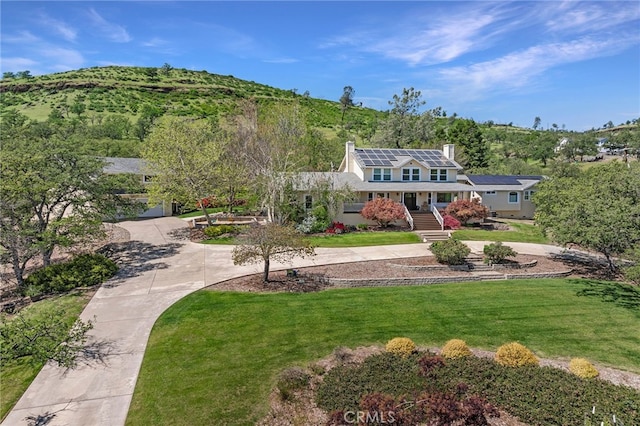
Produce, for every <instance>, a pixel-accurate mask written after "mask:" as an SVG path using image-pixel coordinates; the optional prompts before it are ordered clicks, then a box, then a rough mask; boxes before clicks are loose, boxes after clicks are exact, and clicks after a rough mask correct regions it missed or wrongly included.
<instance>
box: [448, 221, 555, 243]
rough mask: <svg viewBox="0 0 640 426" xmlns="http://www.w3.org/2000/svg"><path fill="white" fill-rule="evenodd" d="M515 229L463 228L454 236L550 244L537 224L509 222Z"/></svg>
mask: <svg viewBox="0 0 640 426" xmlns="http://www.w3.org/2000/svg"><path fill="white" fill-rule="evenodd" d="M508 224H509V226H510V227H511V228H513V229H511V230H509V231H498V230H490V231H488V230H484V229H475V228H463V229H459V230H457V231H455V232H454V233H453V238H455V239H456V240H461V241H502V242H514V243H538V244H550V243H551V242H550V241H549V239H548V238H547V237H545V236H544V235H542V232H540V229H539V228H538V227H536V226H535V225H530V224H527V223H519V222H508Z"/></svg>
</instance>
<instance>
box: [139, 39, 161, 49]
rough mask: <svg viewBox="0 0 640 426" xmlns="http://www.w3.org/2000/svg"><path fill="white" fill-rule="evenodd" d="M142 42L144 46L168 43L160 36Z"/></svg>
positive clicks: (159, 45)
mask: <svg viewBox="0 0 640 426" xmlns="http://www.w3.org/2000/svg"><path fill="white" fill-rule="evenodd" d="M140 44H141V45H142V46H144V47H164V46H166V45H167V44H168V41H167V40H164V39H161V38H158V37H153V38H152V39H150V40H147V41H143V42H142V43H140Z"/></svg>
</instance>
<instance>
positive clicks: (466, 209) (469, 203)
mask: <svg viewBox="0 0 640 426" xmlns="http://www.w3.org/2000/svg"><path fill="white" fill-rule="evenodd" d="M444 213H445V214H449V215H451V216H453V217H455V218H456V219H458V220H459V221H460V222H462V223H463V224H466V223H467V222H468V221H470V220H471V219H485V218H487V217H489V208H488V207H486V206H483V205H482V204H480V200H479V199H477V198H474V199H473V200H456V201H453V202H452V203H449V205H448V206H447V208H445V209H444Z"/></svg>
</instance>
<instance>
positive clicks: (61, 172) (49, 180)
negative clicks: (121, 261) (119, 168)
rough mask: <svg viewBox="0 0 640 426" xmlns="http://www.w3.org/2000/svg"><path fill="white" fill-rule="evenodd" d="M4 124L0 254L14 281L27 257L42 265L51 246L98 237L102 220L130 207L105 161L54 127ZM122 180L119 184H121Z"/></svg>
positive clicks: (21, 278) (47, 260)
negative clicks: (118, 192) (105, 168)
mask: <svg viewBox="0 0 640 426" xmlns="http://www.w3.org/2000/svg"><path fill="white" fill-rule="evenodd" d="M12 122H13V124H14V125H9V124H7V123H3V126H2V127H3V130H4V131H6V133H4V134H3V146H2V150H0V164H1V165H2V166H1V169H0V217H1V218H2V219H1V220H0V246H1V249H2V250H1V251H0V257H1V259H2V262H3V263H8V264H11V265H12V268H13V272H14V275H15V278H16V280H17V282H18V284H19V285H22V284H23V281H24V272H25V269H26V266H27V264H28V263H29V261H31V260H32V259H34V258H36V257H40V258H41V260H42V263H43V264H44V265H45V266H46V265H48V264H49V263H50V262H51V256H52V254H53V251H54V250H55V249H56V248H70V247H74V246H78V245H82V244H84V243H87V242H90V241H92V240H93V239H95V238H97V237H100V236H102V235H103V231H102V221H103V220H104V219H108V218H113V217H115V215H116V214H117V213H118V212H119V211H120V212H122V210H121V209H127V210H128V208H129V207H133V206H132V205H131V204H130V203H127V202H126V200H124V199H123V198H121V197H119V196H117V195H116V194H115V189H116V188H117V187H116V186H114V182H113V180H112V179H111V177H110V176H108V175H105V174H104V173H103V166H104V162H103V161H102V160H100V159H99V158H96V157H91V156H85V155H81V154H79V153H78V150H77V148H76V147H75V146H74V144H73V141H70V140H68V139H65V138H63V137H61V136H60V135H59V134H57V133H55V131H51V132H34V129H37V128H39V126H35V125H33V124H29V123H26V122H24V121H23V120H19V119H16V117H13V120H12ZM120 183H121V182H120Z"/></svg>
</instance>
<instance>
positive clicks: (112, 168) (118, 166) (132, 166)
mask: <svg viewBox="0 0 640 426" xmlns="http://www.w3.org/2000/svg"><path fill="white" fill-rule="evenodd" d="M102 160H104V162H105V167H104V169H103V171H104V173H107V174H123V173H131V174H135V175H143V174H149V173H148V170H147V162H146V161H144V160H143V159H142V158H125V157H102Z"/></svg>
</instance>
